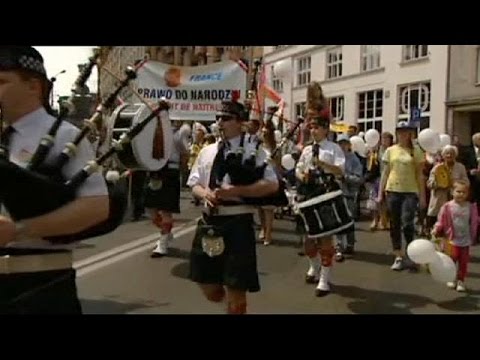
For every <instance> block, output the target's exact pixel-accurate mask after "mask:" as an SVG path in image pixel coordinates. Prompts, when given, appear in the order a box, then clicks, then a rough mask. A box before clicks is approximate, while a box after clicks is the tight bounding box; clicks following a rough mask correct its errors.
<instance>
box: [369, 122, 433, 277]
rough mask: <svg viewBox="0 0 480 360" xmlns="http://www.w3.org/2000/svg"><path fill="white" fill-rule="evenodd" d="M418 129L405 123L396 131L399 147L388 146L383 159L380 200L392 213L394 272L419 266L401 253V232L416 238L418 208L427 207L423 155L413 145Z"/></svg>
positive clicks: (415, 268) (400, 123)
mask: <svg viewBox="0 0 480 360" xmlns="http://www.w3.org/2000/svg"><path fill="white" fill-rule="evenodd" d="M415 132H416V126H415V125H414V124H410V123H408V122H406V121H401V122H399V123H398V125H397V128H396V137H397V144H396V145H393V146H391V147H389V148H388V149H387V150H386V151H385V153H384V155H383V158H382V161H383V163H384V168H383V172H382V177H381V180H380V189H379V194H378V201H379V202H382V201H384V200H386V202H387V206H388V209H389V212H390V238H391V240H392V246H393V253H394V254H395V261H394V263H393V265H392V267H391V269H392V270H396V271H400V270H403V269H404V268H405V267H407V268H410V269H411V270H412V271H415V270H417V266H416V264H414V263H413V262H412V261H411V260H410V259H408V258H405V260H404V257H406V254H405V253H404V252H403V251H402V232H403V236H404V238H405V242H406V244H407V246H408V244H409V243H410V242H411V241H413V238H414V235H415V223H414V220H415V214H416V213H417V210H418V207H419V205H420V208H422V209H423V208H425V207H426V204H425V181H424V180H423V172H422V166H423V162H424V158H425V157H424V154H423V151H422V150H421V149H420V147H418V146H415V145H414V144H413V138H414V135H415Z"/></svg>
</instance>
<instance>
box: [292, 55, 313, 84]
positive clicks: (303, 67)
mask: <svg viewBox="0 0 480 360" xmlns="http://www.w3.org/2000/svg"><path fill="white" fill-rule="evenodd" d="M296 62H297V86H302V85H307V84H309V83H310V69H311V66H312V59H311V57H310V56H305V57H302V58H299V59H297V61H296Z"/></svg>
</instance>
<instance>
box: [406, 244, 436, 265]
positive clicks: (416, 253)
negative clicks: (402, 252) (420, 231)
mask: <svg viewBox="0 0 480 360" xmlns="http://www.w3.org/2000/svg"><path fill="white" fill-rule="evenodd" d="M407 254H408V257H409V258H410V259H412V260H413V261H414V262H415V263H417V264H428V263H430V262H432V261H435V259H436V256H437V253H436V250H435V244H434V243H433V242H431V241H430V240H426V239H417V240H414V241H412V242H411V243H410V244H409V245H408V247H407Z"/></svg>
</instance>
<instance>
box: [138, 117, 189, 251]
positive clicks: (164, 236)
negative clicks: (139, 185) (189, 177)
mask: <svg viewBox="0 0 480 360" xmlns="http://www.w3.org/2000/svg"><path fill="white" fill-rule="evenodd" d="M173 125H177V126H176V127H174V129H173V134H172V136H173V143H172V153H171V155H170V159H169V160H168V163H167V165H166V166H165V167H164V168H162V169H161V170H159V171H158V172H156V173H151V174H150V183H149V184H148V187H147V190H146V192H145V207H146V208H147V209H150V212H151V214H152V220H153V223H154V224H155V225H156V226H157V227H158V228H159V229H160V238H159V239H158V240H157V244H156V246H155V248H154V249H153V252H152V254H151V257H152V258H158V257H163V256H166V255H167V254H168V248H169V246H170V243H171V242H172V241H173V234H172V228H173V214H179V213H180V187H181V184H180V162H181V159H182V158H183V157H184V156H186V155H187V154H188V141H187V137H188V135H189V134H188V131H184V130H182V127H179V123H178V122H177V123H176V122H173Z"/></svg>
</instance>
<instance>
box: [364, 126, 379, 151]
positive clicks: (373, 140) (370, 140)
mask: <svg viewBox="0 0 480 360" xmlns="http://www.w3.org/2000/svg"><path fill="white" fill-rule="evenodd" d="M379 141H380V133H379V132H378V130H377V129H370V130H368V131H367V133H366V134H365V142H366V143H367V146H368V147H369V148H374V147H375V146H377V144H378V142H379Z"/></svg>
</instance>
